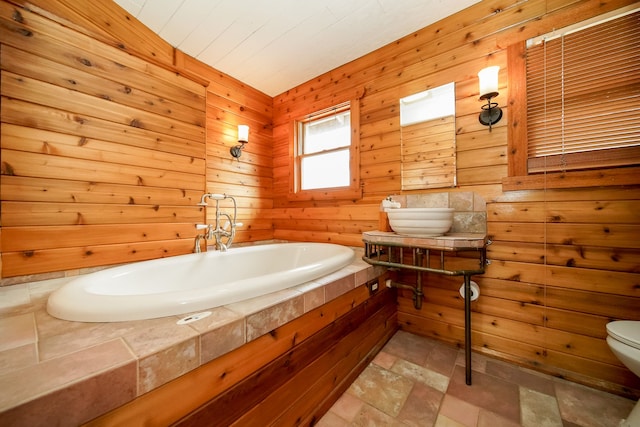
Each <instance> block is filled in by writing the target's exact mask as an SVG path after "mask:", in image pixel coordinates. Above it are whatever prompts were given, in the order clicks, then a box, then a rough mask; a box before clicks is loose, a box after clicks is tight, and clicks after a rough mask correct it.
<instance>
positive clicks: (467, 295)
mask: <svg viewBox="0 0 640 427" xmlns="http://www.w3.org/2000/svg"><path fill="white" fill-rule="evenodd" d="M464 365H465V380H466V383H467V385H471V276H469V275H467V274H465V275H464Z"/></svg>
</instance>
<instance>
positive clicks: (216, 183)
mask: <svg viewBox="0 0 640 427" xmlns="http://www.w3.org/2000/svg"><path fill="white" fill-rule="evenodd" d="M25 3H26V2H25ZM22 6H25V5H23V4H22V2H21V1H17V2H8V1H2V2H0V22H1V27H0V31H1V40H2V43H1V47H0V49H1V51H0V53H1V58H0V61H1V68H2V76H1V82H2V128H1V133H2V136H1V138H2V139H1V149H2V153H1V155H2V159H1V160H2V175H1V177H0V179H1V181H0V193H1V194H0V199H1V215H2V217H1V220H2V228H1V229H0V232H1V234H0V239H1V240H0V241H1V243H2V245H1V247H2V270H1V274H0V278H8V277H14V276H20V277H26V278H27V279H29V278H32V277H33V276H32V275H34V274H40V273H50V272H65V274H74V273H75V272H77V271H78V269H82V268H87V267H96V266H103V265H112V264H120V263H126V262H132V261H139V260H144V259H151V258H159V257H165V256H172V255H179V254H184V253H189V252H191V251H192V250H193V243H194V237H195V235H196V229H195V227H194V225H195V224H196V223H203V222H205V220H206V221H207V222H213V220H214V211H213V209H210V208H206V209H204V208H202V207H199V206H197V203H198V202H199V200H200V197H201V195H202V194H203V193H204V192H216V193H227V194H230V195H234V196H238V205H239V215H238V216H239V218H238V219H239V220H240V221H241V222H243V223H244V225H243V227H242V228H241V230H240V231H239V233H238V234H237V236H236V239H235V241H236V242H243V241H244V242H246V241H253V240H267V239H271V238H272V237H273V232H272V225H271V219H270V215H269V210H270V208H271V206H272V204H271V203H272V202H271V181H272V180H271V143H270V141H271V114H272V113H271V109H272V99H271V98H270V97H268V96H266V95H264V94H262V93H261V92H259V91H257V90H255V89H253V88H250V87H248V86H246V85H243V84H242V83H240V82H238V81H237V80H235V79H232V78H230V77H229V76H226V75H224V74H223V73H220V72H217V71H216V70H213V69H211V68H210V67H207V66H204V65H203V64H200V63H199V62H198V61H195V60H194V59H192V58H189V57H188V56H186V55H184V54H182V53H181V52H178V51H174V49H173V48H172V47H171V46H169V45H167V44H166V43H164V42H163V41H162V40H161V39H160V38H159V37H157V36H155V35H154V34H153V33H152V32H151V30H149V29H147V28H145V27H144V26H142V25H141V24H140V23H139V22H137V21H136V20H135V19H132V18H131V17H129V16H128V15H127V14H126V12H125V11H123V10H122V9H121V8H120V7H119V6H118V5H116V4H115V3H113V2H111V1H108V0H101V1H97V2H90V3H87V2H84V1H78V0H60V1H55V2H51V1H44V0H43V1H30V2H28V5H27V6H28V7H26V8H24V7H22ZM239 123H243V124H249V125H250V126H251V131H252V132H251V143H250V144H249V145H248V146H247V149H246V150H245V152H244V154H243V156H242V158H241V159H240V160H239V161H235V160H234V161H232V160H231V156H230V155H229V151H228V150H229V148H230V147H231V146H232V145H235V144H236V143H237V142H236V141H235V138H236V128H237V124H239ZM224 206H225V207H227V205H224ZM228 206H230V205H228ZM205 211H206V212H205ZM37 277H48V276H37Z"/></svg>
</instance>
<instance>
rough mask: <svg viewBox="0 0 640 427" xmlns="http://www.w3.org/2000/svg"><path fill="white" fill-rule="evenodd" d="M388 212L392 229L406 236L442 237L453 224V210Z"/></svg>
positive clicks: (410, 209) (426, 209) (402, 209)
mask: <svg viewBox="0 0 640 427" xmlns="http://www.w3.org/2000/svg"><path fill="white" fill-rule="evenodd" d="M386 211H387V216H388V217H389V225H391V229H392V230H393V231H395V232H396V233H398V234H402V235H405V236H413V237H434V236H442V235H443V234H444V233H446V232H447V231H449V229H450V228H451V225H452V224H453V211H454V209H453V208H399V209H386Z"/></svg>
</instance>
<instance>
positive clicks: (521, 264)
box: [273, 0, 640, 397]
mask: <svg viewBox="0 0 640 427" xmlns="http://www.w3.org/2000/svg"><path fill="white" fill-rule="evenodd" d="M630 3H633V2H631V1H617V0H614V1H607V2H597V1H592V0H587V1H580V2H558V1H551V0H534V1H528V2H520V1H509V2H507V3H505V2H499V1H494V0H488V1H482V2H480V3H478V4H476V5H474V6H472V7H470V8H468V9H466V10H464V11H462V12H460V13H458V14H456V15H454V16H451V17H448V18H445V19H443V20H442V21H440V22H438V23H436V24H434V25H431V26H429V27H426V28H424V29H422V30H420V31H417V32H415V33H413V34H410V35H409V36H407V37H405V38H402V39H400V40H398V41H397V42H395V43H393V44H390V45H387V46H385V47H383V48H381V49H379V50H377V51H375V52H373V53H370V54H368V55H365V56H364V57H362V58H360V59H358V60H356V61H353V62H350V63H349V64H346V65H344V66H342V67H338V68H337V69H335V70H332V71H330V72H328V73H325V74H323V75H321V76H318V77H316V78H314V79H313V80H310V81H309V82H307V83H304V84H302V85H300V86H298V87H296V88H293V89H291V90H289V91H287V92H285V93H283V94H281V95H279V96H277V97H276V98H275V100H274V118H273V121H274V150H273V155H274V159H273V169H274V182H273V186H274V189H273V195H274V208H275V209H274V216H275V217H274V227H275V235H276V236H282V238H289V239H301V240H317V241H328V240H331V241H334V239H339V240H340V241H347V242H352V243H354V244H359V242H360V232H361V231H364V230H367V229H369V228H370V227H374V228H377V224H376V223H375V217H376V215H377V212H378V209H379V204H380V202H381V200H382V199H383V198H384V197H386V196H387V195H390V194H401V193H402V192H401V179H400V170H401V150H400V128H399V120H398V118H399V108H398V104H399V99H400V98H401V97H403V96H407V95H410V94H412V93H416V92H419V91H422V90H426V89H429V88H432V87H435V86H439V85H442V84H445V83H448V82H450V81H454V82H455V84H456V144H457V152H456V155H457V156H456V162H457V179H458V186H459V187H460V190H462V191H475V192H477V193H478V194H480V195H481V196H482V197H483V198H484V199H485V200H486V201H487V202H488V204H487V217H488V220H489V221H488V234H489V236H490V238H491V239H492V240H493V242H494V243H493V244H492V245H491V246H489V248H488V256H489V258H490V259H491V261H492V264H491V266H490V267H489V268H488V269H487V273H486V274H485V275H484V276H478V277H475V278H474V280H475V281H477V282H478V283H479V284H480V288H481V297H480V300H479V302H477V303H474V306H473V310H474V314H473V317H474V326H473V337H474V349H475V350H477V351H481V352H485V353H487V354H490V355H493V356H497V357H500V358H503V359H508V360H512V361H515V362H517V363H521V364H523V365H526V366H529V367H533V368H535V369H541V370H544V371H546V372H551V373H553V374H556V375H562V376H566V377H568V378H571V379H574V380H576V381H581V382H584V383H588V384H590V385H595V386H598V387H604V388H607V389H609V390H614V391H617V392H620V393H623V394H624V393H626V394H630V395H634V394H635V395H636V397H638V396H639V395H640V382H639V381H638V380H637V379H635V376H633V375H632V374H631V373H630V372H628V371H627V370H626V369H625V368H624V367H622V366H621V365H620V363H619V362H617V361H616V360H615V358H613V357H612V354H611V353H610V351H609V350H608V348H607V346H606V343H605V341H604V338H605V335H606V332H605V329H604V327H605V325H606V323H607V322H608V321H610V320H613V319H638V307H640V294H639V289H640V286H638V284H639V283H640V282H639V281H640V279H639V278H638V277H639V273H640V264H639V262H638V260H639V259H640V257H639V255H640V246H639V244H638V241H637V236H638V235H640V229H639V228H638V227H639V226H640V216H638V215H637V212H638V209H637V207H638V206H637V203H638V200H640V189H639V185H640V181H638V179H635V180H631V181H627V182H625V184H631V185H630V186H628V187H609V188H606V189H602V188H599V185H600V184H599V181H598V178H597V177H596V176H595V174H593V176H588V178H589V179H588V180H585V181H584V182H582V181H580V180H575V181H570V182H567V183H566V184H565V185H564V186H565V187H566V190H545V188H546V187H545V186H544V184H545V182H544V178H545V177H541V178H540V179H539V180H538V182H537V183H536V184H537V185H538V188H540V190H539V191H505V190H503V187H502V182H503V179H504V178H505V177H507V176H508V173H509V167H510V162H509V156H510V155H513V154H514V148H515V147H516V146H517V141H508V138H509V135H510V134H511V133H513V129H509V127H508V124H509V123H510V122H509V117H510V110H511V109H514V111H521V109H522V108H523V107H521V106H520V105H519V104H518V102H519V100H521V99H522V93H521V89H518V88H510V87H509V79H508V75H509V69H508V66H509V65H512V64H517V61H516V60H514V58H509V57H508V53H509V52H511V53H514V52H516V53H517V50H514V49H511V50H509V49H508V48H509V46H510V45H514V44H516V43H521V42H522V41H524V40H526V39H527V38H530V37H533V36H537V35H540V34H543V33H545V32H548V31H550V30H551V29H553V28H561V27H563V26H566V25H569V24H572V23H575V22H578V21H581V20H583V19H588V18H590V17H593V16H596V15H598V14H600V13H604V12H606V11H610V10H614V9H616V8H619V7H622V6H626V5H628V4H630ZM487 65H500V67H501V71H500V95H499V96H498V97H497V98H495V101H497V102H498V103H499V104H500V106H501V108H502V109H503V114H504V117H503V119H502V120H501V121H500V122H499V123H498V124H496V125H495V126H494V127H493V129H492V131H491V132H489V130H488V128H487V127H485V126H482V125H481V124H479V123H478V114H479V112H480V105H481V102H480V101H479V100H478V92H477V91H478V89H477V88H478V79H477V76H476V73H477V72H478V71H479V70H480V69H482V68H484V67H485V66H487ZM513 66H515V65H513ZM512 89H513V93H512ZM354 94H356V95H357V96H358V97H359V99H360V110H361V114H360V125H361V126H360V128H361V140H360V152H361V158H360V165H361V170H360V174H361V183H362V188H363V198H362V199H360V200H344V201H333V202H328V201H326V202H319V201H314V202H308V203H303V202H292V201H290V200H289V199H288V198H287V191H288V185H289V184H288V182H289V181H288V180H289V176H288V173H289V169H288V164H287V159H288V145H289V140H290V138H289V132H290V131H291V121H292V120H293V119H294V118H296V117H298V116H301V115H304V114H307V113H310V112H313V111H316V110H319V109H322V108H327V107H330V106H331V105H333V104H336V103H338V102H342V101H345V100H347V99H349V97H352V96H354ZM581 176H582V175H581ZM584 176H585V177H586V175H584ZM600 179H601V180H602V179H603V178H600ZM556 181H557V180H556ZM600 182H602V181H600ZM512 187H513V186H512ZM574 187H576V188H574ZM581 187H584V188H581ZM433 191H439V190H433ZM453 191H456V190H453ZM419 192H428V191H427V190H414V191H411V192H405V194H407V193H409V194H415V193H419ZM356 207H358V208H360V209H362V210H364V211H365V212H366V211H369V212H370V215H371V217H370V218H365V215H362V214H361V213H362V212H363V211H362V210H359V211H357V212H358V214H357V215H354V217H353V218H351V217H349V218H347V217H344V216H341V215H340V214H339V212H341V211H347V210H353V211H354V212H356V211H355V208H356ZM328 208H332V209H335V212H336V214H331V215H324V214H323V211H322V209H328ZM285 212H286V215H285V214H284V213H285ZM309 215H311V216H312V218H315V219H316V220H317V221H313V223H311V222H312V221H310V220H309ZM400 277H401V280H404V281H406V282H407V283H412V282H413V281H414V280H415V277H414V275H413V274H411V273H409V274H405V275H401V276H400ZM427 283H428V284H427V286H426V289H425V294H426V296H425V307H423V309H422V310H420V311H417V310H415V309H414V308H413V305H412V301H411V298H412V296H411V295H406V294H405V292H402V293H401V296H400V297H399V298H400V304H399V321H400V324H401V325H402V327H403V328H406V329H407V330H410V331H413V332H417V333H421V334H425V335H429V336H432V337H435V338H437V339H443V340H445V341H449V342H452V343H456V344H458V345H460V346H462V345H463V342H464V340H463V330H462V326H463V323H462V322H463V311H462V301H461V300H460V296H459V294H458V288H459V287H460V284H461V279H460V280H458V279H451V278H445V279H443V278H440V277H437V276H433V275H428V277H427ZM598 301H600V302H598Z"/></svg>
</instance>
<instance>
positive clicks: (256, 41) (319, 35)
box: [114, 0, 480, 96]
mask: <svg viewBox="0 0 640 427" xmlns="http://www.w3.org/2000/svg"><path fill="white" fill-rule="evenodd" d="M114 1H115V2H116V3H118V4H119V5H120V6H121V7H123V8H124V9H125V10H127V11H128V12H129V13H130V14H131V15H133V16H135V17H136V18H137V19H138V20H140V21H141V22H142V23H143V24H145V25H146V26H147V27H149V28H150V29H152V30H153V31H154V32H155V33H156V34H158V35H159V36H160V37H162V38H163V39H164V40H166V41H167V42H168V43H170V44H171V45H172V46H174V47H177V48H178V49H180V50H181V51H183V52H185V53H187V54H189V55H191V56H193V57H195V58H197V59H199V60H200V61H202V62H204V63H206V64H208V65H210V66H212V67H214V68H216V69H217V70H220V71H222V72H224V73H226V74H229V75H231V76H232V77H235V78H236V79H238V80H240V81H242V82H244V83H246V84H248V85H250V86H252V87H254V88H256V89H259V90H261V91H262V92H264V93H266V94H267V95H270V96H275V95H278V94H280V93H282V92H284V91H286V90H288V89H291V88H293V87H295V86H298V85H299V84H301V83H304V82H306V81H308V80H310V79H312V78H314V77H317V76H319V75H320V74H323V73H325V72H327V71H330V70H332V69H334V68H336V67H339V66H340V65H343V64H346V63H348V62H350V61H352V60H354V59H357V58H359V57H361V56H363V55H365V54H367V53H369V52H372V51H374V50H376V49H378V48H380V47H382V46H384V45H387V44H389V43H391V42H393V41H395V40H398V39H400V38H402V37H404V36H406V35H408V34H411V33H412V32H414V31H416V30H419V29H420V28H424V27H426V26H428V25H430V24H432V23H434V22H437V21H439V20H441V19H442V18H445V17H447V16H449V15H452V14H454V13H456V12H458V11H460V10H462V9H465V8H467V7H469V6H471V5H472V4H474V3H477V2H478V1H480V0H114Z"/></svg>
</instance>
